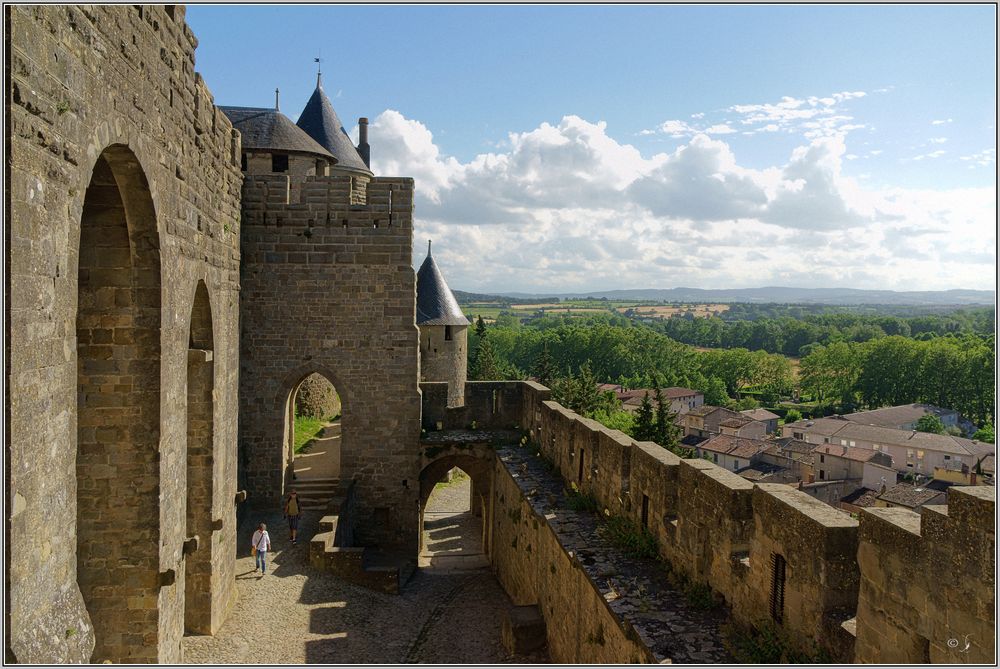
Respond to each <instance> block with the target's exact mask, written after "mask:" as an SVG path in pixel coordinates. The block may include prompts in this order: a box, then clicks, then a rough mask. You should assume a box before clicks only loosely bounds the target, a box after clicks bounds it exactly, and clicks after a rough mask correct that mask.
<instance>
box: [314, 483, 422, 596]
mask: <svg viewBox="0 0 1000 669" xmlns="http://www.w3.org/2000/svg"><path fill="white" fill-rule="evenodd" d="M352 488H353V482H351V483H348V484H347V485H346V486H343V487H340V488H338V489H337V490H336V493H335V496H334V497H333V498H332V499H331V500H330V501H329V503H328V504H327V507H326V515H324V516H323V517H322V518H321V519H320V521H319V532H318V533H316V535H315V536H313V538H312V539H311V540H310V541H309V563H310V564H311V565H312V566H314V567H316V568H317V569H323V570H324V571H328V572H330V573H332V574H334V575H335V576H337V577H339V578H342V579H344V580H345V581H347V582H349V583H354V584H356V585H360V586H363V587H366V588H370V589H372V590H377V591H379V592H386V593H389V594H394V595H398V594H399V590H400V588H401V587H402V586H403V585H404V584H405V583H406V581H407V580H409V578H410V576H411V575H412V574H413V571H414V569H415V567H416V564H415V562H414V561H412V560H406V559H400V558H399V557H397V556H393V555H386V554H382V553H379V552H377V551H374V550H372V549H370V548H365V547H362V546H352V545H351V544H352V543H353V539H354V531H353V520H352V519H351V518H350V513H351V510H352V507H353V501H354V500H353V490H352ZM299 495H300V496H301V495H302V493H301V492H300V493H299Z"/></svg>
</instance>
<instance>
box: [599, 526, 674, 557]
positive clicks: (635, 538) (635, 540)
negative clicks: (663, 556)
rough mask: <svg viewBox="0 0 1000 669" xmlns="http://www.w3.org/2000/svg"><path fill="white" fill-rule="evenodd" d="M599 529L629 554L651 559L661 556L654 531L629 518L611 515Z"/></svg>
mask: <svg viewBox="0 0 1000 669" xmlns="http://www.w3.org/2000/svg"><path fill="white" fill-rule="evenodd" d="M597 531H598V532H600V533H601V534H602V535H603V536H604V538H605V539H607V540H608V541H610V542H611V543H612V544H613V545H614V546H616V547H617V548H619V549H621V550H622V551H623V552H624V553H625V554H627V555H631V556H632V557H638V558H649V559H651V560H656V559H658V558H659V557H660V551H659V549H658V547H657V545H656V537H655V536H653V533H652V532H650V531H649V530H648V529H646V528H645V527H641V526H640V525H639V524H638V523H636V522H635V521H633V520H631V519H629V518H622V517H621V516H611V517H610V518H608V519H607V520H606V521H605V522H604V523H603V524H602V525H601V527H600V528H598V530H597Z"/></svg>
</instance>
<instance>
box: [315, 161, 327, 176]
mask: <svg viewBox="0 0 1000 669" xmlns="http://www.w3.org/2000/svg"><path fill="white" fill-rule="evenodd" d="M316 176H318V177H325V176H326V161H325V160H321V159H319V158H317V159H316Z"/></svg>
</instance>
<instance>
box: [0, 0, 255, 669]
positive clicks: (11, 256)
mask: <svg viewBox="0 0 1000 669" xmlns="http://www.w3.org/2000/svg"><path fill="white" fill-rule="evenodd" d="M4 11H5V12H6V16H5V19H6V21H5V23H6V28H7V30H8V35H7V36H8V42H7V43H8V48H9V51H8V54H9V59H8V61H7V62H8V68H9V69H8V75H9V77H8V80H7V81H8V85H9V88H8V90H7V98H6V100H7V106H6V111H7V113H8V116H7V118H8V123H9V126H8V130H9V135H8V140H9V143H8V151H9V153H8V165H9V172H8V176H9V179H8V180H7V189H8V190H7V194H6V195H7V197H6V200H7V211H6V214H7V226H8V235H9V236H8V246H7V259H8V264H7V268H8V276H7V280H8V281H9V288H10V292H9V300H10V301H9V312H8V317H9V320H8V324H9V325H8V327H9V332H8V337H9V341H11V342H16V345H14V346H11V349H10V364H9V368H8V379H7V381H8V384H9V387H8V389H9V394H8V398H9V400H8V401H9V403H10V405H9V411H10V421H9V426H8V427H9V430H10V432H9V435H10V450H9V462H8V467H7V494H8V499H7V505H8V509H9V510H10V517H9V531H8V534H7V536H6V540H7V544H8V549H9V557H8V564H7V580H8V583H9V587H10V591H9V598H8V602H9V616H10V620H9V625H10V627H9V630H10V635H9V636H8V640H7V643H8V650H9V651H10V652H11V653H12V654H13V656H14V657H16V658H17V660H18V661H21V662H34V663H64V662H86V661H89V660H91V657H92V652H93V649H94V648H95V636H94V631H93V630H94V625H93V621H92V620H91V615H90V613H88V611H87V607H86V605H85V604H84V600H83V597H82V595H81V590H80V587H79V585H78V583H77V510H78V509H77V499H78V497H77V493H78V481H77V471H76V467H77V436H78V421H77V407H78V397H77V381H78V380H77V373H78V372H77V361H78V355H77V346H78V343H77V331H76V314H77V298H78V285H77V283H78V268H79V266H80V263H81V258H80V257H79V249H80V239H81V218H82V216H83V209H84V200H85V197H86V196H87V193H88V185H89V184H90V183H91V176H92V174H93V173H94V171H95V166H97V165H98V164H99V162H100V161H99V157H100V156H102V154H105V155H110V154H108V152H107V151H106V150H108V149H109V147H112V149H111V151H112V153H114V155H115V156H126V155H128V156H132V158H129V159H122V162H121V165H120V167H121V169H122V170H127V173H128V174H129V175H131V176H130V177H129V180H128V182H127V183H126V182H121V183H119V184H118V186H119V187H120V188H123V191H122V192H123V195H124V197H125V198H126V200H130V199H131V198H133V197H135V198H140V197H143V198H145V201H146V202H151V209H150V211H151V214H149V215H147V216H146V217H145V218H144V219H143V220H134V221H129V227H130V234H132V235H139V234H140V232H141V231H143V230H148V231H149V232H148V234H147V235H146V236H145V237H144V238H143V240H142V242H141V243H142V246H140V247H135V246H133V252H134V253H133V255H135V254H145V255H146V256H148V257H157V258H158V264H159V267H157V268H155V271H153V272H149V273H147V274H145V275H141V276H140V277H139V280H141V281H143V282H145V283H144V284H143V285H138V284H132V286H131V287H130V288H129V289H130V290H131V291H132V294H135V295H146V294H147V293H148V291H149V289H152V288H153V287H154V286H155V287H157V292H156V294H155V296H154V295H149V298H148V299H149V300H153V301H155V300H158V301H159V307H158V314H159V318H158V321H159V322H158V325H157V326H156V327H157V328H158V331H159V343H158V345H157V346H154V348H156V349H158V351H159V360H156V359H153V360H150V361H147V362H146V363H143V364H144V365H146V366H147V367H148V366H149V365H153V366H155V371H151V372H150V373H151V374H153V375H154V378H158V379H159V388H158V391H156V392H158V397H159V399H158V404H159V409H158V411H159V419H158V426H159V434H158V435H156V434H152V435H145V436H141V435H136V436H134V439H136V443H139V441H143V442H145V441H151V442H154V443H152V444H151V445H150V446H149V447H148V450H146V448H147V447H146V446H144V447H143V450H142V451H141V452H140V453H137V454H136V456H137V460H136V464H135V466H136V467H138V468H139V470H141V471H139V470H137V473H138V475H139V476H141V478H142V480H143V481H144V483H143V489H142V491H138V490H137V491H136V492H135V495H136V497H135V504H136V505H137V506H136V505H130V504H129V503H128V502H126V503H125V504H123V505H121V507H122V508H121V518H119V517H117V516H111V517H108V518H107V519H106V522H107V523H110V524H112V525H115V524H117V525H118V526H119V527H121V528H123V530H124V531H126V532H127V531H132V532H134V533H137V534H142V535H145V534H149V535H150V537H151V539H150V540H149V541H148V544H149V546H150V548H149V554H150V559H151V560H152V562H153V564H152V565H151V566H142V567H138V566H137V567H133V568H132V570H131V572H130V573H131V574H132V576H131V578H126V576H125V567H118V566H116V565H114V564H113V565H111V566H109V571H108V574H107V579H108V581H109V584H108V585H107V586H105V588H106V590H105V591H100V590H96V589H95V590H94V594H93V597H94V598H100V597H102V596H104V595H103V594H102V592H107V593H108V596H115V597H120V598H121V600H120V601H123V602H125V604H124V606H123V610H121V611H120V612H119V614H118V617H117V620H109V621H105V623H102V624H106V625H107V626H108V627H109V629H110V626H112V625H117V626H118V631H116V632H114V633H113V634H112V633H110V632H109V633H108V634H107V635H105V636H106V638H105V639H103V641H102V644H101V647H102V648H103V650H102V651H101V654H102V656H101V657H94V659H96V660H102V659H105V658H107V659H112V660H114V661H133V662H179V661H181V659H182V657H181V654H180V653H181V650H180V641H181V636H182V634H183V631H184V630H183V619H184V613H183V608H184V589H185V588H184V586H185V584H184V577H183V574H184V571H185V569H184V557H183V554H182V542H183V540H184V538H185V536H186V533H185V530H186V517H185V515H186V511H185V506H186V494H185V479H186V472H185V468H186V457H185V441H186V430H187V427H186V425H187V417H186V409H185V404H186V402H185V396H186V390H185V388H186V383H187V380H186V376H187V356H188V336H189V335H188V327H189V319H190V315H191V312H192V302H193V300H194V295H195V287H196V284H197V283H198V281H199V280H200V281H204V282H205V284H206V286H207V289H208V294H209V299H210V302H211V309H212V322H213V328H214V341H215V357H214V386H215V389H214V393H215V394H214V398H215V407H214V429H213V449H214V467H215V476H214V478H213V480H214V482H215V483H214V486H213V494H212V500H211V507H212V508H211V515H212V518H213V519H215V520H218V522H219V527H218V528H217V529H213V533H212V535H211V537H206V538H207V539H210V543H211V544H212V550H213V552H214V554H217V555H219V556H222V555H225V556H229V557H228V558H227V559H225V560H219V561H217V562H214V563H213V567H212V569H213V570H215V571H214V576H217V577H218V578H215V579H213V583H215V584H216V585H215V587H214V591H213V592H212V607H213V610H212V624H213V625H218V624H221V621H222V619H223V618H224V617H225V615H226V612H227V611H228V610H229V608H230V606H231V604H232V600H233V597H234V596H235V582H234V579H233V574H232V566H231V564H230V563H231V562H232V560H231V556H232V555H233V554H234V552H235V543H234V542H235V514H234V512H233V506H234V496H235V484H234V482H235V473H236V462H235V444H236V418H235V417H236V411H237V397H236V393H237V372H238V361H237V356H238V341H237V336H238V333H237V322H238V319H237V317H238V289H239V259H240V245H239V236H238V234H239V197H240V184H241V174H240V169H239V145H240V142H239V134H238V133H237V132H234V131H233V129H232V127H231V125H230V123H229V121H228V120H227V119H226V117H225V116H224V115H223V114H222V113H221V112H219V111H218V110H217V109H216V108H215V106H214V104H213V100H212V95H211V93H210V92H209V90H208V89H207V88H206V86H205V84H204V83H203V81H202V79H201V77H200V75H198V74H197V73H196V72H195V71H194V50H195V46H196V44H197V41H196V40H195V37H194V35H193V34H192V32H191V30H190V29H189V28H188V27H187V25H186V24H185V22H184V8H183V7H181V6H174V5H168V6H111V5H108V6H56V5H47V6H41V5H34V6H32V5H19V6H7V7H5V10H4ZM126 147H127V148H126ZM124 173H125V172H122V174H124ZM116 178H118V174H116ZM128 204H129V202H126V205H128ZM136 239H138V237H137V238H136ZM134 243H135V242H134ZM119 260H122V261H124V262H126V263H127V262H128V260H129V259H128V257H127V256H126V257H124V258H120V259H119ZM133 262H134V261H133ZM142 291H147V293H143V292H142ZM123 294H124V293H123ZM144 299H146V298H144ZM147 343H148V342H147ZM114 346H115V348H116V350H117V351H118V352H119V354H126V353H127V352H128V346H130V345H129V344H125V343H122V344H120V345H119V344H117V343H116V344H114ZM116 359H119V358H116ZM137 369H138V367H137ZM150 369H153V368H152V367H150ZM89 427H91V426H81V428H87V429H89ZM93 427H95V428H99V427H100V426H99V425H96V426H93ZM96 443H98V444H99V443H100V441H98V442H96ZM98 457H99V456H98ZM117 465H118V463H116V462H108V463H107V464H106V465H105V467H106V468H108V469H106V472H105V473H107V474H109V475H110V478H105V479H100V481H104V482H105V483H100V484H98V483H97V481H94V480H88V481H84V483H86V484H87V485H94V486H95V487H94V488H92V489H93V490H99V487H98V486H99V485H106V482H108V481H114V480H116V477H115V474H114V471H115V467H116V466H117ZM88 466H89V465H88ZM97 466H98V465H96V464H94V465H93V467H91V470H90V471H92V472H96V471H97V470H96V467H97ZM130 466H132V465H130ZM146 482H148V484H147V483H146ZM130 508H131V509H141V513H139V512H138V511H137V512H136V513H137V514H138V515H137V517H141V519H142V520H137V521H131V520H129V521H127V522H128V523H132V522H135V523H140V522H141V523H143V524H142V525H141V526H140V525H135V526H134V527H132V528H131V529H130V528H129V527H127V526H126V519H127V518H130V517H131V516H133V515H136V514H133V513H132V512H131V511H130V510H129V509H130ZM204 546H205V544H204V543H203V548H202V550H205V548H204ZM108 548H109V549H114V546H108ZM143 550H146V549H143ZM146 559H147V558H143V560H146ZM143 564H145V562H143ZM224 565H229V567H228V571H226V569H227V567H225V566H224ZM171 570H172V571H173V572H174V573H175V574H176V575H177V578H176V580H175V582H174V583H173V584H170V585H167V584H163V585H160V583H161V581H160V580H159V576H158V574H167V573H169V572H170V571H171ZM167 580H169V579H167ZM123 589H127V590H128V592H130V593H132V594H130V595H129V596H128V597H129V598H128V599H127V601H126V599H124V597H125V595H124V594H122V593H121V592H119V591H122V592H124V590H123ZM115 593H118V594H115ZM95 601H96V599H95ZM119 621H126V622H127V625H126V624H125V623H120V622H119ZM112 637H113V638H112Z"/></svg>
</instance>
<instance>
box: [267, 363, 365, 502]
mask: <svg viewBox="0 0 1000 669" xmlns="http://www.w3.org/2000/svg"><path fill="white" fill-rule="evenodd" d="M291 379H292V382H291V383H289V384H287V385H288V390H287V395H286V397H285V401H284V405H283V408H284V428H283V432H282V434H283V439H282V462H283V463H284V474H283V476H282V481H283V486H282V494H283V495H285V494H287V493H288V491H289V490H291V489H295V490H296V492H297V493H298V496H299V502H300V504H301V506H302V508H303V509H322V508H325V506H326V504H327V503H328V502H329V501H330V500H331V499H333V497H335V496H336V495H337V492H338V489H339V486H340V483H341V481H342V480H346V479H349V478H350V473H349V471H350V470H348V469H347V468H346V467H345V459H347V458H348V455H349V448H345V442H346V443H347V444H349V443H350V436H351V435H350V432H349V431H348V430H345V429H344V426H345V425H346V424H349V414H348V410H347V403H346V402H345V401H344V399H343V395H342V387H341V386H339V385H337V382H336V380H335V378H334V376H333V374H332V373H330V372H329V371H328V370H326V369H323V368H310V369H307V370H306V371H301V370H299V371H297V373H296V374H295V376H293V377H291ZM302 395H309V397H308V398H306V397H302ZM296 449H299V450H296Z"/></svg>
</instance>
